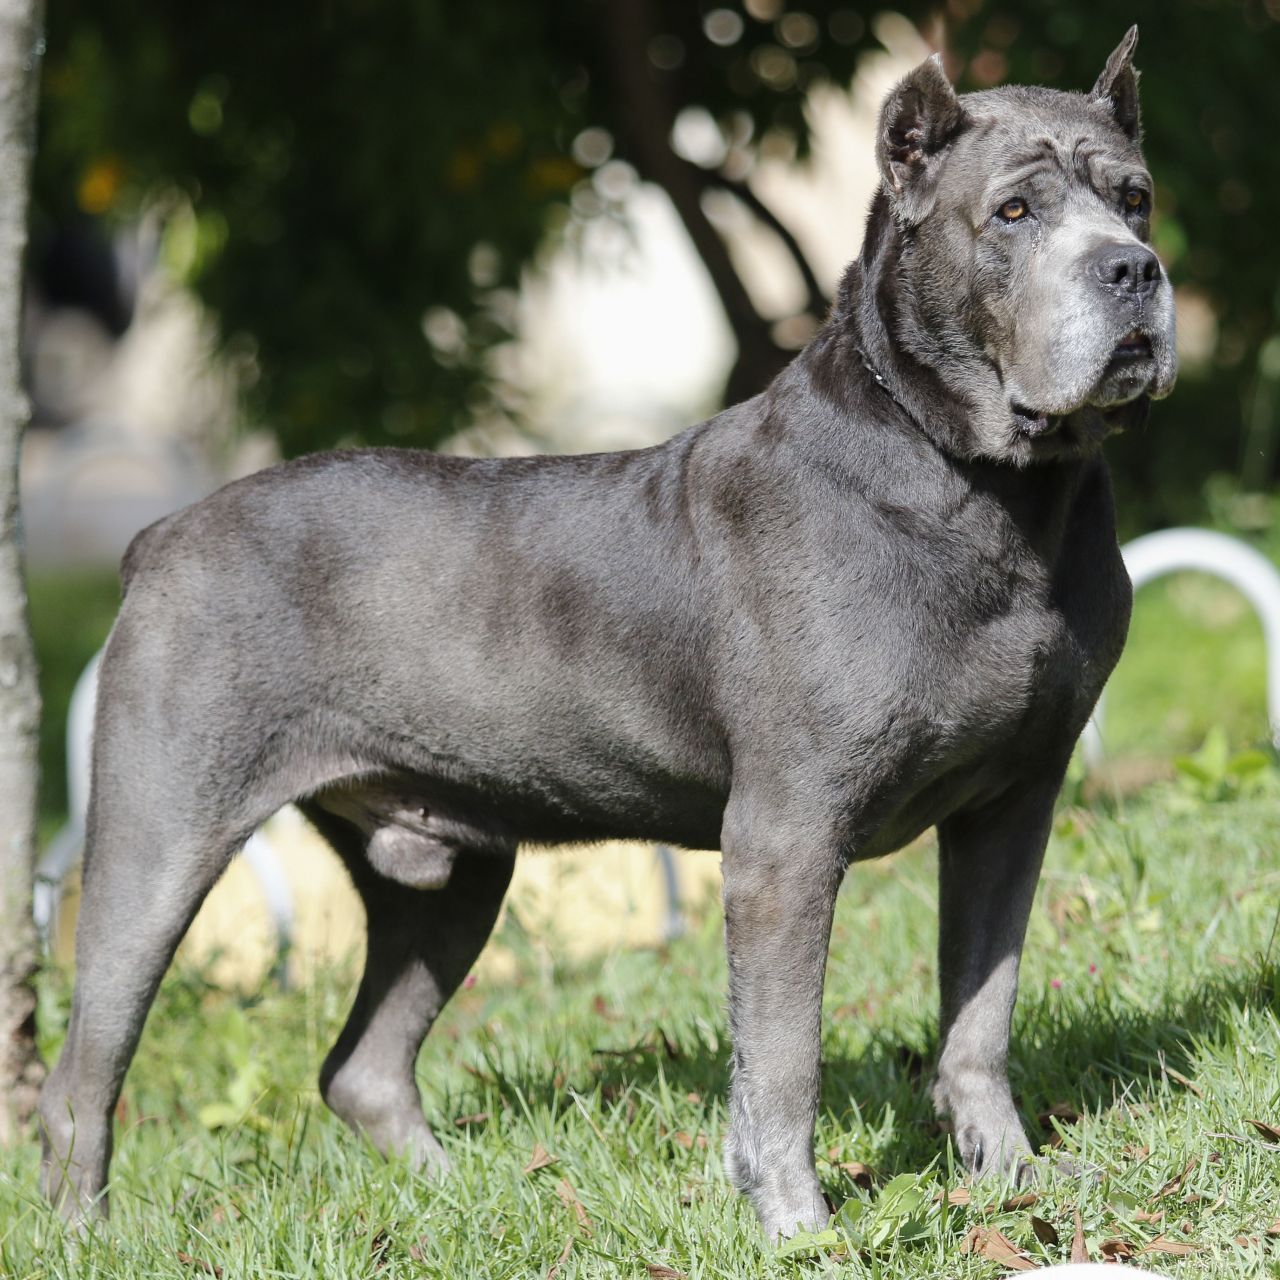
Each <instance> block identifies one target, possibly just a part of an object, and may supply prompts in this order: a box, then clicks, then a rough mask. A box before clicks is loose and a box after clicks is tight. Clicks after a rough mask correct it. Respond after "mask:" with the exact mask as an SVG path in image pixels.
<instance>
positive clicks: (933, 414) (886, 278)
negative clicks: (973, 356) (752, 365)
mask: <svg viewBox="0 0 1280 1280" xmlns="http://www.w3.org/2000/svg"><path fill="white" fill-rule="evenodd" d="M906 234H907V233H906V232H905V231H904V230H903V228H902V227H901V226H900V224H899V223H898V221H897V219H896V218H895V217H894V216H893V213H892V211H891V210H890V208H889V201H888V198H887V196H886V195H885V193H884V191H883V190H881V191H880V192H878V193H877V194H876V198H875V201H874V202H873V204H872V206H871V213H870V216H869V217H868V219H867V229H866V235H865V237H864V239H863V244H862V252H861V253H860V254H859V256H858V257H857V259H855V261H854V262H852V263H851V264H850V266H849V268H848V270H847V271H846V272H845V275H844V279H843V280H842V281H841V283H840V289H839V291H838V293H837V295H836V301H835V305H834V307H833V308H832V312H831V319H830V321H829V324H830V327H831V329H832V330H833V331H834V332H833V335H832V336H833V337H834V338H835V344H834V345H835V350H834V351H833V353H832V354H837V352H838V358H839V359H840V361H841V363H843V362H844V360H846V359H848V358H850V357H852V358H853V359H854V360H856V362H857V363H859V364H862V365H864V366H865V367H866V368H867V370H868V371H869V372H870V373H871V374H872V379H873V381H875V382H876V383H877V384H878V385H879V387H880V389H881V390H882V391H883V392H885V393H886V394H887V395H889V397H890V398H891V399H892V400H894V401H895V403H896V404H897V405H898V406H899V408H900V409H901V410H902V411H903V412H904V413H905V414H906V415H907V416H908V417H909V418H910V419H911V421H912V422H913V423H914V424H915V426H916V427H917V428H919V430H921V431H922V432H924V434H925V435H926V436H927V437H928V438H929V439H930V440H932V441H933V443H934V444H935V445H937V447H938V448H939V449H941V450H943V451H944V452H945V453H948V454H950V455H951V456H953V457H956V458H973V457H975V456H977V454H978V452H979V450H978V443H977V433H976V431H975V428H974V422H973V417H974V413H975V408H976V406H974V405H973V404H972V403H971V402H970V399H969V397H968V396H967V395H966V394H965V392H964V390H963V388H962V387H960V386H958V385H955V384H956V382H957V381H958V379H955V378H951V379H948V378H946V376H945V374H944V372H943V370H944V369H946V367H947V366H948V365H949V364H953V363H954V358H953V357H950V356H948V355H947V354H946V353H945V352H943V351H942V349H941V343H939V342H937V341H930V340H929V339H928V337H927V335H926V333H925V330H924V327H923V326H922V325H920V323H919V321H918V317H916V316H915V315H914V314H913V312H914V298H913V297H912V295H911V294H910V292H909V290H908V289H907V288H906V284H907V281H906V278H905V274H904V272H903V258H904V253H906V252H909V247H908V245H907V244H906ZM911 321H915V322H916V323H915V324H914V325H912V324H910V322H911ZM910 329H914V330H915V332H914V333H909V332H908V331H909V330H910ZM922 347H923V348H924V349H923V350H922V349H921V348H922Z"/></svg>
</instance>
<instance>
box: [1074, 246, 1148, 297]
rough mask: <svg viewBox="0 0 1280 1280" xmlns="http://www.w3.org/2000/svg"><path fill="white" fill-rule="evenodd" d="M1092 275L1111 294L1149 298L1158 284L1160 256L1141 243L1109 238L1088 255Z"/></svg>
mask: <svg viewBox="0 0 1280 1280" xmlns="http://www.w3.org/2000/svg"><path fill="white" fill-rule="evenodd" d="M1090 267H1091V268H1092V271H1093V275H1094V278H1095V279H1096V280H1097V282H1098V283H1099V284H1100V285H1101V286H1102V287H1103V288H1104V289H1107V290H1109V291H1111V292H1113V293H1119V294H1133V295H1134V296H1135V297H1137V298H1140V299H1141V298H1149V297H1150V296H1151V295H1152V294H1153V293H1154V292H1155V291H1156V289H1157V288H1158V287H1159V285H1160V279H1161V271H1160V259H1159V258H1157V257H1156V255H1155V254H1154V253H1152V252H1151V250H1150V249H1148V248H1147V247H1146V245H1143V244H1137V243H1135V242H1132V241H1131V242H1130V243H1128V244H1125V243H1123V242H1122V241H1119V240H1111V241H1108V242H1107V243H1106V244H1104V245H1101V246H1099V247H1098V248H1097V249H1095V250H1094V251H1093V253H1092V255H1091V257H1090Z"/></svg>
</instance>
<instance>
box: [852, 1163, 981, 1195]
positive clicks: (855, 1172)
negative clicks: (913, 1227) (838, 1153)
mask: <svg viewBox="0 0 1280 1280" xmlns="http://www.w3.org/2000/svg"><path fill="white" fill-rule="evenodd" d="M836 1168H837V1169H839V1170H840V1172H841V1173H843V1174H844V1175H845V1177H846V1178H848V1179H849V1181H850V1182H852V1183H853V1185H854V1186H855V1187H861V1188H862V1190H863V1191H870V1190H871V1184H872V1183H873V1182H874V1181H875V1173H874V1171H873V1170H872V1168H871V1166H870V1165H869V1164H863V1163H862V1161H861V1160H841V1161H840V1163H839V1164H838V1165H836ZM968 1194H969V1193H968V1192H967V1191H966V1192H965V1195H968ZM951 1203H952V1204H954V1203H955V1201H954V1200H953V1201H952V1202H951ZM966 1203H967V1201H966Z"/></svg>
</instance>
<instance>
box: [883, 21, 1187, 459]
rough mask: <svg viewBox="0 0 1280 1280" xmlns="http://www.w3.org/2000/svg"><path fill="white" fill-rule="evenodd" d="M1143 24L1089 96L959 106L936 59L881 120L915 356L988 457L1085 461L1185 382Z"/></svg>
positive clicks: (1015, 92)
mask: <svg viewBox="0 0 1280 1280" xmlns="http://www.w3.org/2000/svg"><path fill="white" fill-rule="evenodd" d="M1137 39H1138V31H1137V28H1136V27H1134V28H1132V29H1131V30H1130V31H1129V32H1128V34H1127V35H1126V36H1125V38H1124V40H1123V41H1121V43H1120V45H1119V47H1118V48H1117V49H1116V51H1115V52H1114V53H1113V54H1112V55H1111V57H1110V58H1109V59H1108V60H1107V64H1106V67H1105V68H1104V69H1103V71H1102V74H1101V75H1100V76H1099V77H1098V81H1097V83H1096V84H1095V85H1094V87H1093V89H1092V91H1091V92H1090V93H1088V94H1087V95H1082V94H1075V93H1063V92H1059V91H1056V90H1052V89H1043V88H1023V87H1013V86H1006V87H1004V88H999V89H992V90H989V91H986V92H983V93H972V94H965V95H963V96H957V95H956V93H955V92H954V90H953V89H952V87H951V85H950V83H949V82H948V81H947V78H946V76H945V75H944V73H943V71H942V66H941V62H940V60H939V59H938V58H936V57H934V58H931V59H929V60H928V61H927V62H925V63H923V64H922V65H921V66H919V67H917V68H916V69H915V70H914V71H912V72H911V73H910V74H909V75H908V76H907V77H906V78H905V79H904V80H903V81H902V82H901V83H900V84H899V85H898V86H897V87H896V88H895V89H894V90H893V92H892V93H891V94H890V95H889V97H888V98H887V99H886V101H885V104H884V106H883V108H882V110H881V115H880V127H879V137H878V146H877V157H878V160H879V164H880V169H881V174H882V177H883V183H884V190H885V193H886V195H887V199H888V202H889V205H890V208H891V209H892V212H893V215H894V218H895V219H896V222H897V224H898V226H899V227H900V229H901V235H902V238H903V243H904V245H905V246H906V247H905V250H904V253H903V255H902V258H901V261H900V264H899V271H900V272H901V274H902V276H903V281H902V283H903V284H904V285H906V287H907V289H908V290H909V293H910V298H911V310H912V312H913V316H912V326H911V327H912V328H913V330H914V336H915V338H916V340H917V341H918V343H919V344H920V346H921V348H922V349H921V350H919V351H917V354H919V355H922V356H924V357H925V358H926V359H928V361H929V363H930V364H932V365H933V366H934V367H935V368H937V369H938V370H939V372H940V373H941V374H942V376H943V378H944V381H947V382H949V383H950V384H951V385H952V386H954V387H956V389H957V390H959V391H961V392H962V393H963V395H964V396H965V398H966V399H967V400H968V401H969V402H970V403H971V404H972V406H973V409H974V413H973V418H972V425H971V430H972V432H973V436H974V439H973V444H974V447H975V452H977V453H979V454H981V455H984V456H987V457H995V458H1000V459H1003V460H1008V461H1017V462H1026V461H1032V460H1035V459H1038V458H1047V457H1053V456H1061V455H1062V454H1065V453H1075V452H1079V451H1080V450H1081V449H1085V448H1090V447H1092V446H1093V445H1095V444H1096V443H1097V441H1098V440H1099V439H1101V437H1102V436H1104V435H1106V434H1107V432H1108V431H1111V430H1114V429H1116V428H1118V427H1120V426H1122V425H1125V423H1126V422H1131V421H1135V420H1138V419H1139V418H1140V417H1141V416H1142V415H1143V414H1144V413H1145V409H1146V402H1147V398H1148V397H1155V398H1159V397H1161V396H1165V395H1167V394H1168V393H1169V391H1170V389H1171V388H1172V386H1173V381H1174V376H1175V373H1176V367H1177V361H1176V357H1175V353H1174V317H1173V290H1172V288H1171V287H1170V285H1169V282H1168V279H1167V278H1166V276H1165V273H1164V270H1163V269H1162V267H1161V265H1160V261H1159V259H1158V258H1157V257H1156V255H1155V254H1154V253H1153V252H1152V251H1151V249H1150V247H1149V243H1148V242H1149V240H1150V227H1151V207H1152V200H1153V195H1154V191H1153V187H1152V182H1151V176H1150V174H1149V173H1148V172H1147V167H1146V165H1145V163H1144V162H1143V158H1142V151H1141V148H1140V146H1139V137H1140V127H1139V114H1138V84H1137V73H1136V72H1135V71H1134V68H1133V50H1134V46H1135V45H1136V44H1137Z"/></svg>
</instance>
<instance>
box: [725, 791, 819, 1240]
mask: <svg viewBox="0 0 1280 1280" xmlns="http://www.w3.org/2000/svg"><path fill="white" fill-rule="evenodd" d="M833 845H834V842H832V841H830V840H824V839H818V840H816V841H815V839H814V832H813V830H812V829H809V828H807V827H806V826H804V825H800V824H795V823H788V822H785V821H779V820H776V819H771V818H768V817H766V816H765V815H763V814H761V813H759V812H757V813H754V814H752V813H749V812H748V806H746V805H743V804H733V805H731V806H730V812H729V814H727V815H726V821H725V829H724V833H723V838H722V842H721V847H722V850H723V853H724V908H725V942H726V946H727V949H728V953H729V1020H730V1024H731V1028H732V1034H733V1085H732V1096H731V1101H730V1132H729V1138H728V1141H727V1143H726V1145H725V1166H726V1168H727V1169H728V1171H729V1176H730V1177H731V1178H732V1179H733V1181H734V1183H735V1184H736V1185H737V1186H738V1188H739V1190H741V1191H743V1192H745V1193H746V1194H747V1195H748V1196H750V1198H751V1201H752V1203H753V1204H754V1205H755V1208H756V1212H757V1213H758V1214H759V1215H760V1221H761V1223H762V1224H763V1226H764V1229H765V1234H766V1235H767V1236H768V1237H769V1238H770V1239H775V1238H776V1237H778V1236H780V1235H781V1236H789V1235H791V1234H793V1233H794V1232H795V1231H797V1230H813V1229H816V1228H820V1227H821V1226H823V1225H824V1224H825V1223H826V1221H827V1217H828V1209H827V1204H826V1201H825V1200H824V1199H823V1196H822V1191H821V1189H820V1188H819V1186H818V1177H817V1173H816V1172H815V1170H814V1161H813V1127H814V1121H815V1119H816V1117H817V1111H818V1088H819V1077H820V1058H821V1032H822V985H823V978H824V976H825V973H826V962H827V946H828V943H829V941H830V937H831V917H832V913H833V911H834V909H835V897H836V890H837V888H838V887H839V882H840V868H841V861H840V858H839V856H838V851H837V850H836V848H834V847H833Z"/></svg>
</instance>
